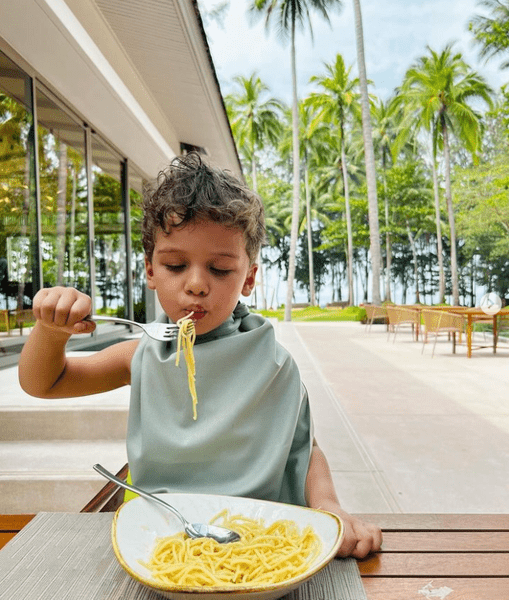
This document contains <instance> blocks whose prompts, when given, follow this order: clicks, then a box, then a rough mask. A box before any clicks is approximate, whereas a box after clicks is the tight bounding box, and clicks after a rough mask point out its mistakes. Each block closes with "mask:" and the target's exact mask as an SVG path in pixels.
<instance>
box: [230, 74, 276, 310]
mask: <svg viewBox="0 0 509 600" xmlns="http://www.w3.org/2000/svg"><path fill="white" fill-rule="evenodd" d="M234 82H235V83H236V84H238V86H239V87H240V92H237V93H233V94H230V95H228V96H226V98H225V104H226V107H227V111H228V117H229V119H230V123H231V128H232V133H233V136H234V138H235V140H236V141H237V143H238V145H239V148H240V149H241V151H242V152H243V153H244V154H245V156H246V157H247V158H248V160H249V161H250V163H251V177H252V186H253V190H254V192H255V193H258V182H257V155H258V152H259V151H260V150H262V149H263V148H264V145H265V143H266V142H268V143H269V144H272V145H275V144H276V143H277V141H278V139H279V136H280V133H281V121H280V115H281V112H282V111H283V105H282V103H281V102H280V101H279V100H277V99H275V98H269V99H267V100H263V99H262V96H263V94H264V93H265V92H267V91H268V90H269V88H268V86H267V85H266V84H264V83H263V82H262V80H261V79H260V78H259V77H258V76H257V75H256V73H253V74H252V75H251V77H249V78H246V77H242V76H238V77H235V78H234ZM260 253H261V250H260ZM258 264H259V270H258V273H259V276H260V290H261V300H262V308H263V309H266V308H267V300H266V298H265V285H264V277H263V264H262V260H261V255H260V258H259V260H258Z"/></svg>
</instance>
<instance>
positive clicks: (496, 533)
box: [0, 513, 509, 600]
mask: <svg viewBox="0 0 509 600" xmlns="http://www.w3.org/2000/svg"><path fill="white" fill-rule="evenodd" d="M359 516H360V517H361V518H363V519H365V520H369V521H371V522H375V523H378V524H379V525H380V526H381V527H382V529H383V532H384V543H383V549H382V551H381V552H379V553H376V554H373V555H370V556H369V557H367V558H365V559H363V560H359V561H355V560H353V559H346V560H344V559H336V560H333V561H332V562H331V563H330V564H329V565H328V566H327V567H326V568H325V569H324V570H323V571H321V572H320V573H318V574H317V575H315V576H314V577H313V578H312V579H311V580H310V581H309V582H306V583H304V584H303V585H302V586H301V587H300V588H298V589H297V590H296V591H294V592H291V593H290V594H288V595H287V596H285V600H366V599H367V600H426V599H429V600H437V599H438V600H445V599H446V600H507V599H508V598H509V516H507V515H503V514H498V515H497V514H491V515H482V514H468V515H455V514H373V515H359ZM112 518H113V514H112V513H39V514H37V515H10V516H9V515H3V516H2V515H0V543H6V545H5V546H4V548H3V549H2V550H0V599H1V600H47V599H49V598H51V600H71V599H72V600H81V599H85V598H86V600H158V599H159V598H160V596H159V595H158V594H156V593H155V592H152V591H151V590H148V589H147V588H142V587H141V586H140V584H138V583H137V582H135V581H134V580H132V579H131V578H130V577H129V576H128V575H127V574H126V573H125V572H124V571H123V570H122V568H121V567H120V565H119V564H118V562H117V561H116V558H115V556H114V553H113V550H112V547H111V540H110V528H111V521H112ZM18 532H19V533H18ZM340 583H341V585H340Z"/></svg>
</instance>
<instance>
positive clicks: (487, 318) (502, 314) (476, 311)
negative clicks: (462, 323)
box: [434, 306, 509, 358]
mask: <svg viewBox="0 0 509 600" xmlns="http://www.w3.org/2000/svg"><path fill="white" fill-rule="evenodd" d="M435 309H436V307H434V310H435ZM445 310H447V311H448V312H453V313H456V314H460V315H463V317H464V318H465V319H466V328H465V332H466V336H467V357H468V358H472V350H473V332H474V324H475V323H478V322H480V321H482V322H485V323H486V322H491V324H492V327H493V342H492V344H490V345H491V346H492V347H493V354H495V353H496V351H497V343H498V332H499V321H500V319H501V318H509V308H503V309H501V310H500V311H499V312H498V313H495V314H494V315H489V314H487V313H485V312H484V311H483V310H482V309H481V308H478V307H476V308H464V307H459V306H450V307H447V308H446V309H445ZM478 347H479V348H484V347H485V346H478Z"/></svg>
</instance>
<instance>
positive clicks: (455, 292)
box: [442, 121, 460, 306]
mask: <svg viewBox="0 0 509 600" xmlns="http://www.w3.org/2000/svg"><path fill="white" fill-rule="evenodd" d="M442 136H443V140H444V162H445V199H446V201H447V214H448V217H449V230H450V240H451V282H452V303H453V305H454V306H458V305H459V303H460V294H459V287H458V260H457V257H456V225H455V221H454V207H453V205H452V191H451V156H450V149H449V132H448V130H447V125H446V123H445V121H443V122H442Z"/></svg>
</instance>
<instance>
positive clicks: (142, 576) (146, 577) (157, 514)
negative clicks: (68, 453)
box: [111, 494, 344, 600]
mask: <svg viewBox="0 0 509 600" xmlns="http://www.w3.org/2000/svg"><path fill="white" fill-rule="evenodd" d="M156 495H157V496H159V497H160V498H161V499H162V500H165V501H166V502H168V504H171V505H172V506H174V507H175V508H176V509H177V510H179V511H180V512H182V514H183V515H184V516H185V517H186V519H187V520H188V521H190V522H191V523H194V522H202V523H208V522H209V520H210V519H212V518H213V517H214V516H215V515H216V514H217V513H219V512H220V511H222V510H224V509H225V508H226V509H228V510H229V511H230V513H231V514H239V513H240V514H242V515H244V516H246V517H250V518H254V519H265V522H266V524H267V525H269V524H271V523H273V522H274V521H278V520H280V519H290V520H292V521H295V523H297V525H298V526H299V527H300V528H301V529H302V528H303V527H305V526H307V525H311V527H313V529H314V530H315V533H316V534H317V535H318V537H319V538H320V541H321V543H322V550H321V552H320V554H319V556H318V557H317V558H316V559H315V560H314V561H313V563H312V564H311V565H310V567H309V569H308V570H307V571H306V572H305V573H303V574H302V575H299V576H298V577H294V578H292V579H289V580H288V581H285V582H281V583H276V584H266V585H263V586H258V587H253V588H246V587H242V588H240V587H239V586H234V585H229V586H224V587H214V588H212V587H206V588H202V587H182V586H173V585H165V584H162V583H159V582H157V581H155V580H154V579H153V578H152V576H151V574H150V571H149V570H148V569H147V568H146V567H144V566H143V565H142V564H140V561H147V560H148V559H149V557H150V555H151V553H152V550H153V548H154V545H155V541H156V539H157V538H159V537H163V536H169V535H173V534H175V533H177V532H178V531H182V525H181V523H180V521H179V520H178V519H177V518H176V517H175V516H173V515H172V514H171V513H170V512H169V511H166V510H164V509H163V508H162V507H159V506H158V505H156V504H155V503H153V502H150V501H148V500H145V499H144V498H140V497H137V498H134V499H133V500H129V501H128V502H126V503H125V504H123V505H122V506H121V507H120V508H119V509H118V511H117V513H116V514H115V517H114V519H113V525H112V532H111V533H112V542H113V549H114V551H115V554H116V556H117V559H118V561H119V562H120V564H121V565H122V567H123V568H124V569H125V570H126V571H127V573H129V575H130V576H131V577H133V579H135V580H136V581H138V582H139V583H141V584H143V585H146V586H148V587H150V588H152V589H155V590H157V591H158V592H159V593H160V594H162V595H163V596H165V597H166V598H170V599H171V600H224V598H225V597H226V596H234V597H235V600H248V599H249V600H254V599H256V600H274V599H275V598H281V596H284V595H285V594H288V593H289V592H290V591H291V590H293V589H295V588H297V587H298V586H299V585H301V584H302V583H303V582H304V581H306V580H307V579H309V578H310V577H312V576H313V575H315V574H316V573H317V572H318V571H319V570H320V569H323V567H325V565H327V563H329V562H330V561H331V560H332V559H333V558H334V556H335V555H336V553H337V551H338V549H339V547H340V545H341V542H342V541H343V536H344V530H343V524H342V522H341V520H340V519H339V517H337V516H336V515H333V514H331V513H327V512H323V511H318V510H313V509H311V508H304V507H302V506H294V505H291V504H282V503H279V502H266V501H263V500H252V499H250V498H237V497H233V496H217V495H209V494H156Z"/></svg>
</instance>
